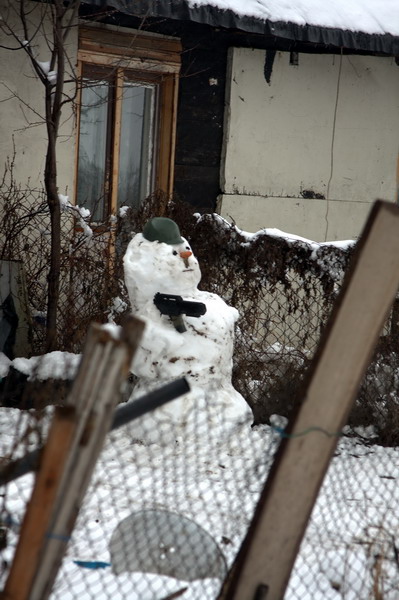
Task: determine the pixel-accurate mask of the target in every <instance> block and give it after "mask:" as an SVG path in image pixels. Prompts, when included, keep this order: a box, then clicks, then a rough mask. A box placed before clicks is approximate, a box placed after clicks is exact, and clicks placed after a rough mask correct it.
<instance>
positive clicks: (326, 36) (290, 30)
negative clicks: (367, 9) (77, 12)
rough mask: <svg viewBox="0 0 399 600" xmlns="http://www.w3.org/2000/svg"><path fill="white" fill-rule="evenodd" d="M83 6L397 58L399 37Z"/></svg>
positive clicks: (179, 9) (125, 5) (90, 0)
mask: <svg viewBox="0 0 399 600" xmlns="http://www.w3.org/2000/svg"><path fill="white" fill-rule="evenodd" d="M83 3H85V4H89V5H92V6H98V7H99V8H101V9H105V8H107V7H109V8H113V9H116V10H117V11H119V12H121V13H124V14H128V15H134V16H138V17H163V18H168V19H174V20H177V21H194V22H196V23H202V24H206V25H211V26H212V27H223V28H225V29H231V30H241V31H245V32H248V33H252V34H261V35H265V36H268V37H275V38H280V39H285V40H292V41H294V42H305V43H306V42H309V43H312V44H320V45H322V46H326V47H328V46H333V47H335V48H342V49H344V50H353V51H363V52H370V53H372V54H374V53H378V54H388V55H390V56H399V36H393V35H391V34H388V33H387V34H385V35H377V34H369V33H363V32H360V31H359V32H353V31H349V30H347V29H335V28H330V27H318V26H315V25H305V26H303V25H297V24H295V23H289V22H287V23H285V22H282V21H276V22H273V21H263V20H261V19H256V18H254V17H246V16H239V15H237V14H235V13H234V12H233V11H231V10H220V9H218V8H216V7H214V6H210V5H200V6H192V7H190V6H189V5H188V4H187V2H186V1H185V0H162V1H160V0H83Z"/></svg>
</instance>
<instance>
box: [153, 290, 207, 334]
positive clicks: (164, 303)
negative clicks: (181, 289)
mask: <svg viewBox="0 0 399 600" xmlns="http://www.w3.org/2000/svg"><path fill="white" fill-rule="evenodd" d="M154 304H155V306H156V307H157V309H158V310H159V311H160V313H161V315H168V316H169V317H170V320H171V321H172V323H173V325H174V327H175V329H176V331H178V332H179V333H184V332H185V331H187V329H186V326H185V325H184V321H183V317H182V315H187V316H188V317H201V316H202V315H204V314H205V313H206V306H205V304H203V303H202V302H191V301H190V300H183V298H182V297H181V296H175V295H174V294H160V293H159V292H158V293H157V294H155V296H154Z"/></svg>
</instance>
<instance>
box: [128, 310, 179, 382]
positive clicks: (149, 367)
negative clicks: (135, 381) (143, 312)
mask: <svg viewBox="0 0 399 600" xmlns="http://www.w3.org/2000/svg"><path fill="white" fill-rule="evenodd" d="M140 318H141V319H142V320H143V321H144V322H145V329H144V334H143V337H142V339H141V343H140V345H139V348H138V350H137V352H136V355H135V357H134V359H133V363H132V367H131V370H132V372H133V373H134V374H135V375H137V376H139V377H148V376H149V375H150V372H152V371H153V370H154V368H155V370H156V366H157V364H159V363H161V362H162V361H163V360H164V357H165V356H174V355H176V354H177V353H178V352H179V349H181V348H182V346H183V345H184V343H185V340H184V337H183V336H182V335H181V334H180V333H178V332H177V331H176V330H175V329H174V328H173V327H171V326H165V325H163V324H162V323H158V322H154V321H153V320H151V319H148V318H146V317H142V316H140Z"/></svg>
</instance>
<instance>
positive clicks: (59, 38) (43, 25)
mask: <svg viewBox="0 0 399 600" xmlns="http://www.w3.org/2000/svg"><path fill="white" fill-rule="evenodd" d="M34 4H36V3H32V2H30V1H29V0H12V2H9V4H8V7H7V9H6V11H4V12H3V14H2V19H1V21H0V28H1V30H2V32H3V34H5V37H6V39H7V37H8V39H9V40H10V44H7V45H2V46H1V48H2V49H3V50H10V51H23V52H25V53H26V55H27V57H28V59H29V61H30V62H31V64H32V67H33V70H34V72H35V74H36V76H37V79H38V80H39V82H40V83H41V84H42V86H43V90H44V96H43V100H44V111H43V116H42V119H43V120H44V123H45V126H46V132H47V151H46V161H45V167H44V186H45V191H46V200H47V205H48V209H49V213H50V223H51V227H50V234H51V252H50V264H49V270H48V276H47V280H48V291H47V324H46V327H47V335H46V346H47V348H46V349H47V351H51V350H53V349H55V346H56V340H57V311H58V301H59V294H60V264H61V206H60V200H59V195H58V171H57V140H58V137H59V127H60V122H61V115H62V109H63V107H64V105H65V104H66V103H70V102H71V101H73V99H74V98H73V97H71V96H70V95H68V94H66V93H65V76H66V64H67V62H69V61H68V57H67V55H66V41H67V38H68V35H69V34H70V32H71V30H72V28H73V27H74V25H75V21H76V17H77V14H78V10H79V5H80V0H70V1H69V2H64V1H63V0H53V1H52V2H51V3H38V4H36V6H34ZM34 10H36V11H40V19H39V22H38V21H37V20H33V19H31V15H32V12H33V11H34ZM4 13H6V14H4ZM39 36H44V39H45V43H46V45H47V48H48V51H49V55H50V59H49V61H47V62H45V63H44V62H41V61H39V59H38V55H37V53H36V50H35V40H36V39H37V38H39ZM75 87H76V86H75ZM21 100H22V102H23V103H26V102H27V100H26V99H23V98H22V99H21Z"/></svg>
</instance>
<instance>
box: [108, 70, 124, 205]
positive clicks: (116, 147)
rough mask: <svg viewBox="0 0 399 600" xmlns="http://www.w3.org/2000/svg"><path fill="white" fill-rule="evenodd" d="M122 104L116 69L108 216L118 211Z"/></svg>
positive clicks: (119, 79)
mask: <svg viewBox="0 0 399 600" xmlns="http://www.w3.org/2000/svg"><path fill="white" fill-rule="evenodd" d="M122 102H123V70H122V69H120V68H119V69H117V72H116V94H115V106H114V129H113V148H112V177H111V182H112V184H111V206H110V207H109V208H110V210H109V212H110V214H111V215H116V214H117V209H118V191H119V190H118V188H119V157H120V145H121V129H122Z"/></svg>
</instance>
